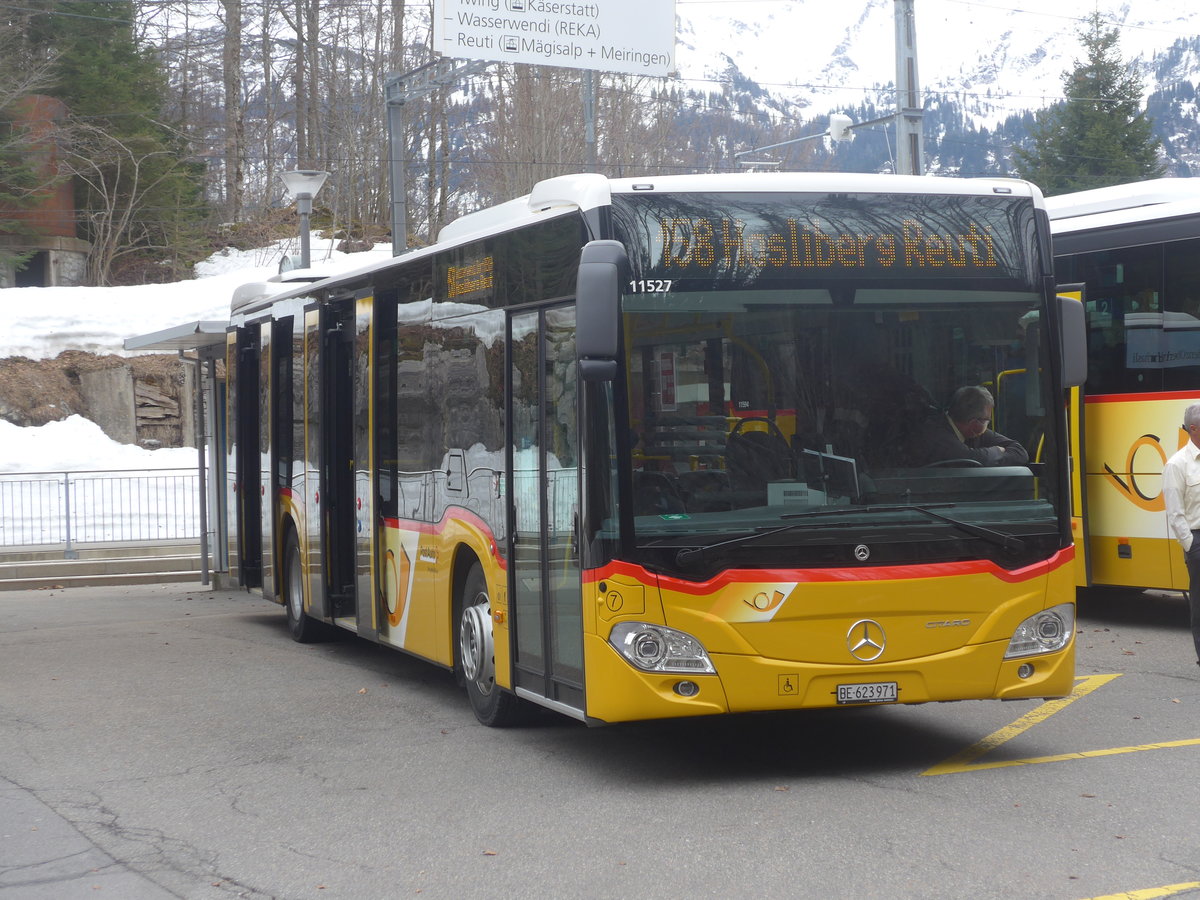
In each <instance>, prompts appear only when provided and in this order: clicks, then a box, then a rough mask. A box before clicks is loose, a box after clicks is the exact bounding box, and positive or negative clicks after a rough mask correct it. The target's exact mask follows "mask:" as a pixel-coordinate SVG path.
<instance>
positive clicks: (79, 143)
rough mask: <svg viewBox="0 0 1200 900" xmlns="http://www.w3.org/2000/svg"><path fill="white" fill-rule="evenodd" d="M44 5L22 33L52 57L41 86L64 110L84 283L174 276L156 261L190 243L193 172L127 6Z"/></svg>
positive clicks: (196, 199)
mask: <svg viewBox="0 0 1200 900" xmlns="http://www.w3.org/2000/svg"><path fill="white" fill-rule="evenodd" d="M45 9H46V13H45V14H44V15H40V16H36V17H34V18H33V19H32V20H31V22H32V24H31V27H30V29H29V30H28V32H27V39H28V41H29V43H30V46H31V48H33V51H34V52H35V53H41V54H42V55H43V56H44V57H45V58H46V59H49V60H52V61H53V62H52V72H53V75H54V80H55V83H54V87H53V88H51V89H50V90H48V91H47V93H49V94H51V95H52V96H56V97H58V98H59V99H61V100H62V101H63V102H64V103H65V104H66V105H67V108H68V110H69V112H70V123H71V124H70V127H69V132H68V134H67V135H65V145H66V147H67V150H66V154H65V159H66V160H68V161H69V164H70V169H71V174H73V175H74V176H75V177H76V183H77V191H76V193H77V204H78V206H79V209H80V213H81V234H80V236H81V237H83V238H84V239H86V240H88V241H90V242H91V244H92V253H91V258H90V260H89V266H90V270H91V272H90V274H91V280H92V281H93V283H96V284H105V283H111V282H120V281H126V282H129V281H136V282H140V281H147V280H160V279H162V278H167V279H169V278H172V277H177V276H178V274H179V272H178V271H173V270H172V267H171V266H163V265H161V264H160V263H161V261H162V260H164V259H166V260H167V261H170V260H172V259H173V258H178V255H179V250H180V249H181V247H183V246H186V245H190V244H192V243H193V242H194V237H193V235H194V233H195V231H196V226H197V225H198V224H199V220H200V218H201V215H202V212H203V210H202V203H201V199H202V198H201V184H202V181H201V177H202V174H203V171H202V167H200V166H199V165H198V164H197V163H196V162H195V161H194V160H193V159H192V158H191V156H190V154H189V153H188V148H187V146H186V143H185V141H184V140H183V139H182V138H181V137H180V135H179V133H178V132H177V131H176V130H175V129H174V128H173V127H172V126H171V125H170V124H169V123H168V122H166V121H165V120H164V117H163V115H162V110H163V109H164V107H165V106H166V99H167V82H166V78H165V76H164V74H163V71H162V68H161V66H160V65H159V62H158V60H157V58H156V57H155V56H154V54H153V53H151V52H149V51H148V50H146V49H144V48H142V47H139V46H138V44H137V41H136V40H135V37H134V27H133V12H134V10H133V5H132V3H131V2H129V0H115V2H89V0H82V2H72V3H56V4H51V5H48V6H46V7H45ZM151 261H152V262H153V264H151ZM181 262H184V263H186V262H188V260H182V261H181ZM177 268H181V267H177Z"/></svg>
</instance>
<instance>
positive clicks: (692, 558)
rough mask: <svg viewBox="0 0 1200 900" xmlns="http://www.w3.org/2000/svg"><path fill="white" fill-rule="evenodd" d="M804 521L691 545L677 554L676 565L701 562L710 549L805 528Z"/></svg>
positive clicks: (685, 566) (682, 566)
mask: <svg viewBox="0 0 1200 900" xmlns="http://www.w3.org/2000/svg"><path fill="white" fill-rule="evenodd" d="M803 527H804V523H803V522H793V523H792V524H791V525H783V526H780V527H779V528H769V529H767V530H766V531H755V532H753V533H751V534H743V535H741V536H739V537H735V538H730V539H729V540H727V541H717V542H716V543H715V544H705V545H703V546H701V547H689V548H686V549H683V550H680V551H679V552H678V553H676V554H675V565H677V566H679V567H680V568H687V567H688V566H689V565H691V564H692V563H694V562H701V561H702V560H703V559H704V556H705V554H706V553H708V552H709V551H710V550H719V549H720V548H721V547H732V546H734V545H735V544H743V543H745V542H746V541H753V540H755V539H757V538H762V537H770V536H771V535H773V534H779V533H780V532H781V531H791V530H792V529H794V528H803Z"/></svg>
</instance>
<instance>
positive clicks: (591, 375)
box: [575, 241, 629, 381]
mask: <svg viewBox="0 0 1200 900" xmlns="http://www.w3.org/2000/svg"><path fill="white" fill-rule="evenodd" d="M628 272H629V259H628V257H627V256H626V255H625V248H624V246H622V245H621V243H620V242H619V241H590V242H588V243H587V244H585V245H584V247H583V250H582V251H581V252H580V254H579V275H578V276H577V278H576V282H575V304H576V308H575V353H576V355H577V357H578V360H579V377H580V378H582V379H583V380H584V381H612V380H613V379H614V378H616V377H617V360H618V356H619V354H620V349H621V339H620V323H621V315H620V313H621V283H622V281H623V280H625V279H627V277H628Z"/></svg>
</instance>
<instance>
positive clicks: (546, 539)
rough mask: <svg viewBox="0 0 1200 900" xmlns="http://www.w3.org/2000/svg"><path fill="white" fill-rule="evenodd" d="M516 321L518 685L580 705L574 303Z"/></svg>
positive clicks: (512, 493)
mask: <svg viewBox="0 0 1200 900" xmlns="http://www.w3.org/2000/svg"><path fill="white" fill-rule="evenodd" d="M510 327H511V332H510V333H511V347H512V354H511V357H510V358H511V372H510V376H511V377H510V379H509V383H510V385H512V391H511V398H510V408H509V415H508V422H509V440H508V445H509V447H510V448H511V449H510V452H511V454H512V457H511V460H510V463H509V471H510V472H511V475H512V477H511V480H510V489H509V491H508V497H509V511H508V512H509V535H510V540H511V547H510V554H509V559H510V560H511V563H512V564H511V566H510V568H509V573H510V574H509V577H510V582H509V597H510V598H511V601H512V602H511V603H510V610H511V615H512V620H513V641H514V670H513V678H514V686H515V687H516V689H517V692H518V693H519V694H522V695H523V696H526V697H527V698H528V697H530V696H531V695H532V696H534V697H536V698H538V699H539V700H540V702H542V703H543V704H547V703H548V704H549V705H551V706H554V707H556V708H559V709H560V710H562V711H564V712H568V713H569V714H575V715H582V711H583V709H584V696H583V631H582V593H581V585H580V569H579V552H578V546H577V544H576V527H575V521H576V516H577V509H578V500H579V431H578V407H579V404H578V397H577V379H576V358H575V309H574V307H569V306H556V307H552V308H548V309H542V310H536V311H532V312H521V313H518V314H515V315H513V316H512V318H511V320H510Z"/></svg>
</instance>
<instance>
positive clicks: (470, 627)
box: [459, 603, 496, 694]
mask: <svg viewBox="0 0 1200 900" xmlns="http://www.w3.org/2000/svg"><path fill="white" fill-rule="evenodd" d="M459 650H460V651H461V653H460V655H461V657H462V667H463V674H464V675H466V677H467V680H469V681H472V682H474V683H475V685H476V687H477V688H478V689H479V691H480V692H481V693H484V694H487V693H489V692H490V691H491V690H492V686H493V684H494V682H495V674H496V673H495V670H494V666H495V651H494V649H493V643H492V623H491V617H490V614H489V607H488V604H487V603H475V604H473V605H471V606H468V607H467V608H466V609H464V610H463V615H462V628H461V629H460V638H459Z"/></svg>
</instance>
